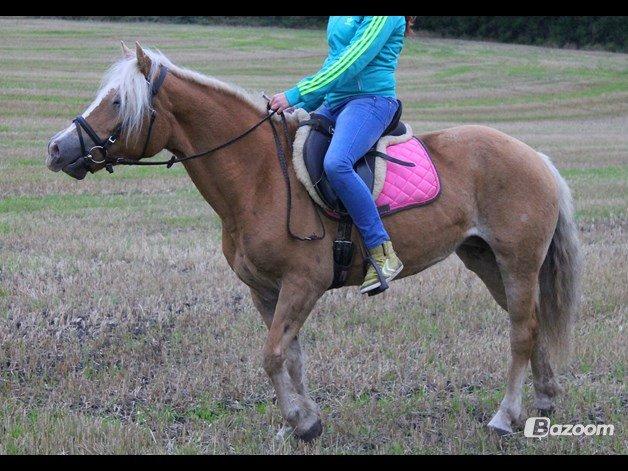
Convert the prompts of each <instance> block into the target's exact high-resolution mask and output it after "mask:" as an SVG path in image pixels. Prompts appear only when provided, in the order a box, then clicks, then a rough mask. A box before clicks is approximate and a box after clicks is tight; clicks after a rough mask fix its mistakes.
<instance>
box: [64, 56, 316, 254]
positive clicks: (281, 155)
mask: <svg viewBox="0 0 628 471" xmlns="http://www.w3.org/2000/svg"><path fill="white" fill-rule="evenodd" d="M166 75H168V67H166V66H163V65H162V66H161V68H160V70H159V75H158V76H157V79H156V80H155V81H154V82H152V83H151V82H150V80H148V79H146V81H147V82H148V84H149V85H150V124H149V126H148V134H147V135H146V140H145V141H144V146H143V149H142V154H141V157H140V159H142V158H144V157H145V156H146V150H147V148H148V144H149V142H150V138H151V136H152V132H153V125H154V123H155V118H156V116H157V112H156V111H155V108H154V107H153V101H154V99H155V96H156V95H157V93H159V90H160V88H161V86H162V85H163V83H164V80H165V79H166ZM264 98H265V99H266V100H267V101H268V106H267V112H266V115H265V116H264V117H263V118H261V119H260V120H259V121H258V122H256V123H255V124H254V125H253V126H251V127H250V128H249V129H247V130H246V131H244V132H243V133H242V134H239V135H238V136H236V137H234V138H232V139H230V140H228V141H227V142H225V143H223V144H220V145H218V146H216V147H213V148H211V149H208V150H206V151H203V152H199V153H197V154H194V155H188V156H184V157H176V156H175V155H173V156H172V158H170V159H169V160H162V161H153V162H142V161H140V160H136V159H128V158H124V157H110V156H109V153H108V150H109V148H110V147H111V146H112V145H113V144H115V143H116V141H117V140H118V138H119V137H120V134H121V133H122V125H121V124H118V125H117V126H116V127H115V128H114V130H113V132H112V133H111V134H110V135H109V137H107V138H106V139H101V138H100V137H99V136H98V133H96V131H94V129H93V128H92V127H91V126H90V125H89V123H88V122H87V121H86V120H85V118H84V117H83V116H80V115H79V116H77V117H76V118H74V120H73V122H74V125H75V126H76V132H77V134H78V137H79V141H80V143H81V152H82V154H81V157H79V158H78V159H77V161H75V164H76V162H78V161H82V162H83V164H84V165H85V167H86V168H87V169H88V170H89V171H90V172H91V173H94V171H95V170H94V167H93V166H94V165H98V164H105V168H106V169H107V171H108V172H109V173H113V167H114V165H137V166H140V165H145V166H148V165H165V166H166V167H167V168H170V167H172V166H173V165H174V164H176V163H181V162H186V161H188V160H193V159H198V158H200V157H204V156H207V155H209V154H212V153H214V152H216V151H219V150H221V149H224V148H226V147H229V146H230V145H232V144H234V143H235V142H237V141H239V140H240V139H243V138H244V137H246V136H248V135H249V134H251V133H252V132H253V131H255V130H256V129H257V128H258V127H260V126H261V125H262V124H263V123H265V122H266V121H268V122H269V123H270V127H271V129H272V132H273V138H274V141H275V148H276V150H277V158H278V160H279V166H280V168H281V173H282V175H283V178H284V182H285V184H286V199H287V205H286V209H287V220H286V223H287V230H288V234H289V235H290V237H292V238H293V239H296V240H300V241H314V240H322V239H324V238H325V224H323V221H322V219H321V216H320V212H319V211H318V208H316V207H314V208H315V212H316V214H317V216H318V221H319V225H320V227H322V234H321V235H317V234H311V235H309V236H307V237H300V236H298V235H295V234H294V233H293V232H292V229H291V225H290V214H291V212H292V190H291V185H290V174H289V172H288V164H287V160H286V153H285V151H284V147H283V144H282V142H281V138H280V136H279V132H278V131H277V128H276V126H275V123H274V122H273V120H272V117H273V115H275V114H277V112H276V111H275V110H271V109H270V100H269V99H268V97H266V96H265V95H264ZM279 116H281V122H282V125H283V131H284V137H285V139H286V142H289V131H288V124H287V122H286V116H285V114H284V113H281V114H279ZM82 131H85V132H86V133H87V135H88V136H89V137H90V138H91V140H92V141H93V142H94V143H95V144H96V145H94V146H93V147H91V148H90V149H89V150H87V148H86V146H85V140H84V139H83V132H82ZM95 152H99V153H100V154H101V156H100V157H101V158H100V159H94V153H95ZM312 204H314V203H313V202H312Z"/></svg>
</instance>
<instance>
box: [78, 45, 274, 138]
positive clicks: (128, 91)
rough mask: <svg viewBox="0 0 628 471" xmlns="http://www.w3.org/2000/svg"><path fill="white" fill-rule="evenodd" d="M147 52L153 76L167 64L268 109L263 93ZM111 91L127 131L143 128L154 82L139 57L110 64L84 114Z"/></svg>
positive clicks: (179, 73) (187, 76) (178, 72)
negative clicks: (259, 93)
mask: <svg viewBox="0 0 628 471" xmlns="http://www.w3.org/2000/svg"><path fill="white" fill-rule="evenodd" d="M144 53H145V54H146V55H147V56H148V57H149V58H150V60H151V70H150V74H149V77H151V80H154V79H155V77H156V76H157V74H158V73H159V70H160V68H161V66H166V67H168V69H169V70H170V72H171V73H172V74H174V75H176V76H177V77H180V78H182V79H186V80H190V81H192V82H195V83H197V84H200V85H205V86H207V87H210V88H212V89H214V90H216V91H220V92H224V93H228V94H230V95H232V96H234V97H235V98H237V99H239V100H241V101H243V102H244V103H247V104H249V105H250V106H252V107H254V108H257V109H259V111H260V114H261V113H264V112H265V109H266V106H265V105H266V102H265V101H264V99H263V98H262V97H261V95H260V96H255V95H253V94H252V93H250V92H248V91H246V90H244V89H243V88H240V87H238V86H235V85H231V84H227V83H225V82H223V81H221V80H218V79H216V78H214V77H208V76H206V75H203V74H201V73H199V72H195V71H193V70H190V69H185V68H183V67H179V66H176V65H174V64H173V63H172V62H171V61H170V59H168V58H167V57H166V56H165V55H164V54H163V53H162V52H160V51H153V50H151V49H144ZM111 91H115V93H116V94H117V97H118V99H119V101H120V106H119V109H118V118H119V120H120V122H121V123H122V127H123V129H125V131H126V133H127V135H133V134H135V133H136V132H138V131H139V130H140V129H141V127H142V123H143V122H144V117H145V116H146V114H147V113H148V111H149V108H150V86H149V84H148V82H147V81H146V79H145V78H144V75H143V74H142V73H141V72H140V70H139V67H138V64H137V58H136V57H134V56H133V57H124V58H122V59H120V60H119V61H117V62H116V63H115V64H113V65H112V66H111V67H110V68H109V70H108V71H107V72H106V74H105V76H104V77H103V80H102V84H101V86H100V89H99V91H98V93H97V95H96V99H95V100H94V102H93V103H92V104H91V105H90V107H89V108H88V109H87V110H86V111H85V112H84V113H83V116H84V117H87V116H88V115H89V114H90V113H91V112H92V111H93V110H94V109H95V108H96V107H97V106H98V104H99V103H100V102H101V101H102V100H103V99H104V98H105V97H106V96H107V95H108V94H109V93H110V92H111Z"/></svg>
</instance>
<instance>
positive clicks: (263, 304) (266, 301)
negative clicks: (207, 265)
mask: <svg viewBox="0 0 628 471" xmlns="http://www.w3.org/2000/svg"><path fill="white" fill-rule="evenodd" d="M251 298H252V299H253V304H254V305H255V307H256V308H257V310H258V311H259V313H260V314H261V315H262V319H263V321H264V324H265V325H266V327H268V329H269V330H270V327H271V325H272V323H273V317H274V315H275V308H276V307H277V298H278V294H277V293H274V292H268V291H260V290H256V289H253V288H251ZM286 366H287V367H288V373H289V374H290V378H291V379H292V383H293V384H294V387H295V389H296V390H297V392H298V393H299V394H300V395H301V396H305V397H306V398H307V399H310V400H311V398H310V395H309V392H308V390H307V380H306V376H305V362H304V358H303V351H302V350H301V345H300V343H299V337H298V336H295V338H294V339H293V340H292V342H291V343H290V347H289V348H288V352H287V354H286Z"/></svg>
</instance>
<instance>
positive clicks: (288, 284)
mask: <svg viewBox="0 0 628 471" xmlns="http://www.w3.org/2000/svg"><path fill="white" fill-rule="evenodd" d="M309 285H310V283H309V282H308V281H307V280H303V279H290V280H287V279H284V280H283V282H282V288H281V291H280V292H279V298H278V300H277V303H276V306H275V312H274V314H273V316H272V322H271V323H270V327H269V331H268V338H267V340H266V344H265V346H264V369H265V370H266V373H267V374H268V376H269V377H270V380H271V381H272V383H273V386H274V387H275V392H276V393H277V402H278V404H279V408H280V409H281V413H282V415H283V417H284V419H285V420H286V421H287V422H288V424H289V425H290V426H291V427H292V428H293V430H294V433H295V435H296V436H297V437H299V438H301V439H302V440H305V441H310V440H313V439H315V438H316V437H318V436H319V435H320V434H321V432H322V425H321V420H320V412H319V410H318V407H317V406H316V403H314V401H312V400H311V399H310V398H309V397H308V395H307V391H306V388H305V382H304V378H303V364H302V362H303V360H302V357H301V355H302V354H301V349H300V346H299V343H298V339H297V335H298V333H299V330H300V329H301V327H302V326H303V323H304V322H305V319H307V316H308V315H309V313H310V311H311V310H312V307H314V304H315V303H316V301H317V300H318V298H319V297H320V295H321V293H319V292H318V291H317V290H316V289H309V290H308V289H307V287H308V286H309ZM256 305H257V302H256ZM262 316H263V317H265V320H267V316H265V315H264V314H263V313H262Z"/></svg>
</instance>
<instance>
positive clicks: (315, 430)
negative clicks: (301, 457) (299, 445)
mask: <svg viewBox="0 0 628 471" xmlns="http://www.w3.org/2000/svg"><path fill="white" fill-rule="evenodd" d="M321 433H323V423H322V422H321V419H316V422H314V424H313V425H312V426H311V427H310V428H309V429H307V430H306V431H305V432H295V435H296V437H297V438H298V439H299V440H302V441H304V442H306V443H309V442H311V441H313V440H316V439H317V438H318V437H320V436H321Z"/></svg>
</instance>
